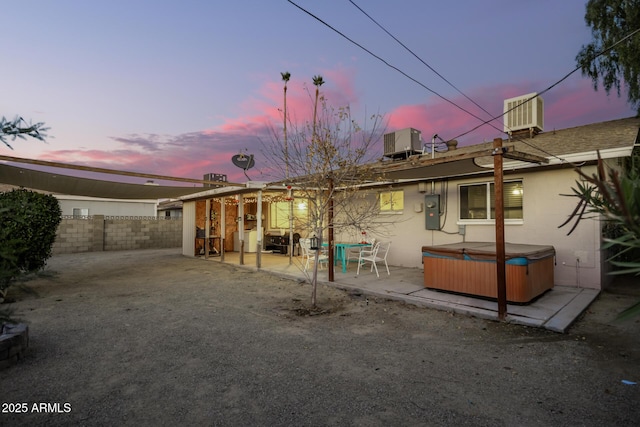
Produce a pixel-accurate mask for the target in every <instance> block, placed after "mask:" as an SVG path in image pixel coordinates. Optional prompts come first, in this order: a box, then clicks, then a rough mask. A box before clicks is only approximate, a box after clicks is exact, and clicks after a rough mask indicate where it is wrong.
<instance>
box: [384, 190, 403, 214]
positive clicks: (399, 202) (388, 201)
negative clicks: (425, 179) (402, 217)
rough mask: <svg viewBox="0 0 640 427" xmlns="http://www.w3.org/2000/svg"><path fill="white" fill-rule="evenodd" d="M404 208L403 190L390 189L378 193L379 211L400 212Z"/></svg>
mask: <svg viewBox="0 0 640 427" xmlns="http://www.w3.org/2000/svg"><path fill="white" fill-rule="evenodd" d="M403 209H404V191H403V190H391V191H385V192H382V193H380V212H382V213H391V212H402V211H403Z"/></svg>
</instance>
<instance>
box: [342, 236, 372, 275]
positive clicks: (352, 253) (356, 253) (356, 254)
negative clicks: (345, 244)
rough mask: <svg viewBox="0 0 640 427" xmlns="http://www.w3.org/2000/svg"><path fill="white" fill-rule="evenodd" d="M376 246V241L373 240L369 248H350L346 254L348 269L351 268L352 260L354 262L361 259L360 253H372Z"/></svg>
mask: <svg viewBox="0 0 640 427" xmlns="http://www.w3.org/2000/svg"><path fill="white" fill-rule="evenodd" d="M375 244H376V239H375V238H374V239H371V243H370V244H369V246H356V247H353V248H348V249H347V254H346V259H347V260H346V261H345V262H346V263H347V268H348V267H349V263H350V262H351V260H353V261H358V259H359V258H360V252H361V251H372V250H373V247H374V246H375Z"/></svg>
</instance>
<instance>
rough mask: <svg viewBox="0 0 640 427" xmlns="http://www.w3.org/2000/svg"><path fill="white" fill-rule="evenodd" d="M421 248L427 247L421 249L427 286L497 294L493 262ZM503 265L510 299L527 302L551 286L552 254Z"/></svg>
mask: <svg viewBox="0 0 640 427" xmlns="http://www.w3.org/2000/svg"><path fill="white" fill-rule="evenodd" d="M433 248H435V247H433ZM433 248H432V249H433ZM424 249H428V248H423V261H424V285H425V287H426V288H431V289H439V290H443V291H450V292H456V293H461V294H468V295H475V296H481V297H486V298H497V297H498V289H497V278H496V277H497V272H496V263H495V261H490V260H488V259H486V258H485V259H482V260H477V259H470V258H469V257H468V256H464V255H462V256H455V255H454V256H440V255H434V254H433V253H427V252H424ZM493 259H494V260H495V256H494V257H493ZM505 267H506V279H507V301H509V302H514V303H528V302H530V301H532V300H533V299H535V298H536V297H538V296H540V295H542V294H543V293H544V292H546V291H547V290H549V289H551V288H553V280H554V274H553V270H554V256H553V255H550V256H545V257H543V258H537V259H533V260H530V259H527V258H524V257H518V258H513V259H511V260H508V262H507V264H506V266H505Z"/></svg>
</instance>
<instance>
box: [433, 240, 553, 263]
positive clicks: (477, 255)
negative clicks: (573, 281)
mask: <svg viewBox="0 0 640 427" xmlns="http://www.w3.org/2000/svg"><path fill="white" fill-rule="evenodd" d="M504 246H505V248H504V249H505V260H509V259H512V258H526V259H527V260H528V261H536V260H540V259H544V258H548V257H553V256H555V253H556V251H555V249H554V247H553V246H550V245H527V244H520V243H505V245H504ZM422 252H423V253H427V254H430V255H434V256H442V257H450V258H456V259H465V258H469V259H475V260H484V261H486V260H495V259H496V244H495V243H492V242H461V243H451V244H448V245H437V246H423V247H422Z"/></svg>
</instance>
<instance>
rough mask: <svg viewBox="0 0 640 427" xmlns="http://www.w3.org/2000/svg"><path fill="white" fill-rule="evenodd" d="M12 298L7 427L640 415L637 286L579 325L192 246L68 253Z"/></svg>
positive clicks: (611, 295)
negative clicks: (503, 313)
mask: <svg viewBox="0 0 640 427" xmlns="http://www.w3.org/2000/svg"><path fill="white" fill-rule="evenodd" d="M28 284H29V285H30V286H31V287H32V288H33V289H34V290H35V291H37V292H38V296H32V295H28V294H23V293H15V294H14V295H13V296H14V297H15V298H16V300H17V301H16V302H15V303H13V304H11V305H12V306H13V308H14V309H15V314H16V315H17V316H18V317H20V318H22V319H23V320H24V321H25V322H26V323H28V324H29V328H30V347H29V351H28V353H27V356H26V357H25V358H24V359H23V360H22V361H20V362H19V363H18V364H16V365H14V366H11V367H9V368H7V369H4V370H2V371H0V396H2V411H1V412H2V413H0V425H7V426H8V425H11V426H17V425H29V426H52V425H65V426H68V425H178V424H180V425H219V426H239V425H242V426H247V425H260V426H262V425H264V426H267V425H268V426H279V425H282V426H289V425H309V426H326V425H339V426H344V425H352V426H389V425H403V426H407V425H456V426H464V425H469V426H485V425H486V426H516V425H517V426H559V425H572V426H574V425H583V426H625V425H628V426H632V425H633V426H636V425H638V423H640V421H639V420H640V406H639V404H638V403H639V402H640V384H635V385H634V384H627V383H625V382H638V383H640V363H639V362H640V333H639V332H640V318H638V319H632V320H631V321H627V322H623V323H618V322H614V318H615V316H616V314H617V313H619V312H620V311H621V310H622V309H623V308H625V307H626V306H628V305H630V304H631V303H632V302H633V301H635V300H637V299H638V298H640V285H635V287H634V286H631V285H633V284H631V285H630V284H629V283H627V284H626V285H619V286H618V287H616V288H615V289H614V291H613V292H604V293H603V294H602V295H601V296H600V297H599V299H598V300H597V301H596V302H595V303H594V304H593V305H592V306H591V307H590V308H589V310H588V311H587V312H586V313H585V315H583V317H582V318H581V319H579V321H578V322H577V323H576V324H575V325H574V326H573V327H572V328H571V330H570V332H569V333H568V334H557V333H553V332H549V331H545V330H540V329H533V328H527V327H523V326H517V325H510V324H504V323H498V322H491V321H486V320H481V319H475V318H468V317H462V316H459V315H453V314H451V313H447V312H442V311H436V310H430V309H424V308H417V307H413V306H409V305H404V304H401V303H397V302H390V301H384V300H380V299H375V298H367V297H366V296H364V295H359V294H357V293H351V294H349V293H346V292H343V291H339V290H336V289H333V288H329V287H321V288H320V289H319V300H320V308H321V310H319V311H318V312H311V314H313V315H310V312H309V310H308V308H309V307H308V304H307V303H308V300H309V296H310V286H309V285H308V284H304V283H298V282H294V281H291V280H286V279H281V278H279V277H276V276H272V275H269V274H267V273H260V272H251V271H248V270H245V269H242V268H239V267H237V266H230V265H223V264H220V263H217V262H213V261H205V260H201V259H192V258H186V257H183V256H182V255H180V254H179V251H178V250H175V249H171V250H152V251H135V252H106V253H89V254H79V255H61V256H57V257H54V258H52V259H51V260H50V261H49V266H48V267H47V269H46V270H45V271H44V272H43V273H42V274H40V275H39V277H38V278H36V279H34V280H32V281H30V282H29V283H28Z"/></svg>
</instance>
